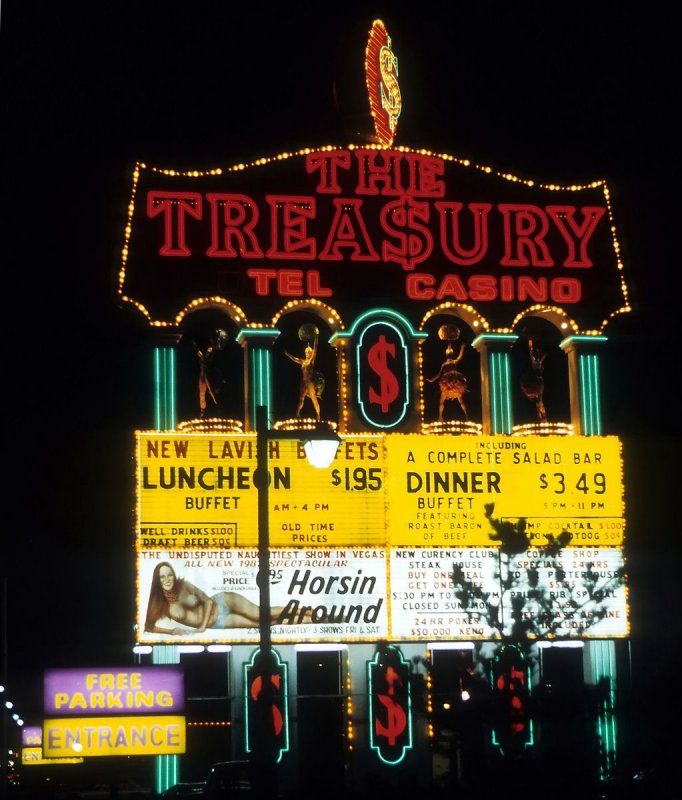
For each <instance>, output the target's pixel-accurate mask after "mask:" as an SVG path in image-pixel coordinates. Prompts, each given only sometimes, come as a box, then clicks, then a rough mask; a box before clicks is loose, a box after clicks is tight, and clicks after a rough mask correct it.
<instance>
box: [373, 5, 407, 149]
mask: <svg viewBox="0 0 682 800" xmlns="http://www.w3.org/2000/svg"><path fill="white" fill-rule="evenodd" d="M365 77H366V79H367V91H368V93H369V107H370V110H371V112H372V118H373V119H374V130H375V132H376V135H377V140H378V142H379V144H380V145H381V146H382V147H390V146H391V145H392V144H393V140H394V139H395V132H396V128H397V127H398V117H399V116H400V110H401V99H400V86H398V59H397V57H396V55H395V53H394V52H393V50H392V49H391V37H390V36H389V35H388V32H387V31H386V26H385V25H384V23H383V22H382V21H381V20H380V19H376V20H374V22H373V23H372V29H371V30H370V32H369V40H368V42H367V49H366V51H365Z"/></svg>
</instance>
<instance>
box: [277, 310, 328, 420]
mask: <svg viewBox="0 0 682 800" xmlns="http://www.w3.org/2000/svg"><path fill="white" fill-rule="evenodd" d="M319 335H320V331H319V330H318V329H317V327H316V326H315V325H312V324H310V323H306V324H305V325H301V327H300V328H299V329H298V338H299V339H300V340H301V341H302V342H309V344H307V345H306V348H305V351H304V355H303V358H298V357H297V356H294V355H292V354H291V353H289V352H287V351H286V350H285V351H284V354H285V355H286V356H287V358H289V359H291V360H292V361H293V362H294V363H295V364H299V365H300V367H301V383H300V386H299V394H298V407H297V408H296V416H297V417H300V416H301V411H302V409H303V404H304V403H305V399H306V397H308V398H310V401H311V403H312V404H313V408H314V409H315V414H316V417H317V420H318V422H319V420H320V403H319V400H318V398H319V397H321V396H322V392H323V391H324V376H323V375H322V373H321V372H318V371H317V370H316V369H315V359H316V358H317V337H318V336H319Z"/></svg>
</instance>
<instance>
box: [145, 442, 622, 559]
mask: <svg viewBox="0 0 682 800" xmlns="http://www.w3.org/2000/svg"><path fill="white" fill-rule="evenodd" d="M137 457H138V470H137V514H138V524H137V545H138V549H140V550H143V551H149V550H160V549H168V548H170V549H175V548H178V549H184V548H191V549H196V548H199V549H206V548H209V549H225V548H227V549H233V548H249V547H251V548H256V547H258V527H257V519H258V513H257V502H258V495H257V492H255V491H254V480H253V473H254V471H255V469H256V454H255V434H244V435H241V436H239V435H234V434H201V433H194V434H185V433H177V432H172V433H171V432H164V433H163V434H159V433H158V432H149V431H144V432H138V434H137ZM269 458H270V462H271V467H272V484H271V488H270V491H269V497H270V512H269V519H270V542H271V544H272V546H273V547H283V548H291V547H320V546H322V547H329V546H334V547H353V546H360V547H369V546H377V545H379V546H387V545H392V546H403V547H415V546H434V545H435V546H438V547H448V546H460V547H461V546H467V547H472V546H473V547H481V546H486V545H489V544H490V541H491V540H490V533H491V529H490V523H489V520H488V511H487V509H488V507H489V505H490V504H491V503H492V504H494V505H495V511H496V514H497V515H499V516H500V517H501V518H502V519H511V520H515V519H519V518H521V517H523V518H524V519H526V521H527V528H528V533H529V536H530V541H531V542H532V543H538V544H542V543H544V541H545V537H546V535H547V534H551V535H554V536H558V535H559V534H560V533H561V531H564V530H565V531H567V532H568V533H570V534H571V537H572V543H573V544H574V545H581V546H582V545H589V546H595V545H604V546H614V545H621V544H622V542H623V534H624V529H625V522H624V517H623V513H624V509H623V477H622V460H621V443H620V440H619V439H618V438H617V437H615V436H602V437H599V438H597V439H595V438H591V437H589V438H588V437H565V436H544V437H524V438H522V439H520V438H515V439H510V438H509V437H505V436H477V437H462V436H439V437H436V438H432V437H425V436H422V435H420V434H408V435H402V434H386V435H384V436H379V435H357V436H354V435H349V436H347V437H345V438H344V441H343V443H342V445H341V447H340V448H339V452H338V454H337V457H336V460H335V462H334V465H333V466H332V467H331V468H330V469H329V470H320V469H315V468H314V467H312V466H311V465H310V464H309V463H308V462H307V460H306V458H305V455H304V453H303V449H302V447H300V446H299V445H298V443H296V442H290V441H289V442H285V441H281V442H277V441H275V442H271V443H270V453H269Z"/></svg>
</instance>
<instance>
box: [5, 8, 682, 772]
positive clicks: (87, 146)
mask: <svg viewBox="0 0 682 800" xmlns="http://www.w3.org/2000/svg"><path fill="white" fill-rule="evenodd" d="M375 17H380V18H382V19H384V20H385V21H386V23H387V27H388V29H389V33H390V34H391V35H392V37H393V44H394V49H395V51H396V53H397V55H398V57H399V68H400V85H401V91H402V96H403V109H404V110H403V113H402V115H401V118H400V122H399V127H398V137H397V140H396V143H397V144H404V145H407V146H411V147H426V148H428V149H430V150H433V151H435V152H441V151H443V152H447V153H452V154H454V155H457V156H459V157H462V158H469V159H471V160H472V161H475V162H476V163H480V164H487V165H489V166H491V167H493V168H494V169H499V170H500V171H509V172H511V173H513V174H516V175H519V176H520V177H523V178H532V179H535V180H537V181H539V182H543V183H549V182H556V183H558V184H560V185H569V184H572V183H585V182H587V181H589V180H592V179H598V178H605V179H606V180H607V181H608V184H609V187H610V188H611V191H612V200H613V207H614V215H615V219H616V224H617V226H618V235H619V238H620V241H621V244H622V248H623V250H622V257H623V261H624V264H625V270H626V279H627V281H628V284H629V287H630V296H631V301H632V305H633V309H634V310H633V312H632V313H631V314H629V315H627V316H624V317H620V318H617V319H615V320H614V321H613V322H612V323H611V324H610V325H609V326H608V328H607V331H606V333H607V334H608V335H609V337H610V341H609V345H608V348H607V350H606V351H605V352H604V357H603V359H602V368H603V373H602V375H603V382H604V398H605V419H606V427H607V431H606V432H607V433H614V434H618V435H620V436H622V438H623V441H624V457H625V482H626V505H627V509H626V510H627V517H628V521H629V524H628V536H629V538H628V547H627V557H628V568H629V572H630V576H631V577H630V600H631V618H632V662H633V674H634V685H633V689H632V692H633V698H634V700H635V705H636V708H637V710H638V715H639V716H638V719H637V723H636V728H637V730H638V732H639V735H640V736H641V740H642V750H643V751H646V752H648V753H650V754H654V755H656V754H657V755H658V757H659V758H660V759H663V758H665V756H666V754H667V753H672V748H673V740H672V739H671V738H669V734H668V733H667V732H666V731H665V730H664V724H667V723H668V722H671V723H672V722H673V721H674V720H675V719H676V718H677V717H679V713H680V702H679V690H678V688H677V686H676V684H675V681H676V676H677V673H678V670H679V658H680V655H681V653H680V650H681V649H682V648H680V631H681V626H680V612H681V609H680V603H679V594H680V592H679V565H678V559H679V553H680V547H679V544H678V537H679V535H680V530H679V529H680V524H679V519H680V510H679V496H680V493H679V490H678V480H677V476H678V475H679V473H680V463H681V462H680V456H679V452H678V436H677V419H678V415H679V411H678V407H679V399H678V388H677V387H678V384H679V376H678V372H679V346H680V341H679V334H678V325H679V316H680V314H679V310H678V305H679V298H680V279H679V271H680V266H679V260H678V257H677V239H678V236H679V220H678V213H679V199H678V195H677V192H678V188H677V185H676V183H675V179H676V176H677V174H679V170H678V162H677V158H678V156H677V151H676V150H675V149H674V148H673V142H675V143H677V140H678V136H677V129H676V123H673V119H674V118H675V116H676V113H675V112H676V108H675V105H676V103H677V99H676V98H677V97H678V94H679V93H678V85H677V81H678V79H679V74H680V70H679V62H678V56H677V53H678V47H677V46H676V43H675V41H674V26H673V24H672V22H671V21H670V20H669V19H668V12H667V10H666V7H665V6H664V5H663V4H662V3H658V2H649V3H647V4H634V3H633V4H629V3H607V2H603V3H587V2H582V0H578V2H574V3H561V4H557V3H546V2H544V3H540V2H538V3H532V2H519V3H508V2H500V3H492V2H480V3H468V4H462V3H455V2H442V3H441V2H436V0H421V1H420V2H415V3H412V4H410V3H406V2H401V3H386V4H384V5H380V4H376V5H375V4H372V3H361V2H344V3H340V4H327V3H319V2H312V1H311V2H303V3H291V4H277V6H276V7H275V8H271V7H270V6H269V5H268V4H267V3H263V2H259V1H258V0H252V1H251V2H249V3H245V4H236V3H228V2H223V3H219V2H210V1H208V2H200V3H189V2H186V3H179V2H173V1H172V0H164V1H163V2H161V1H160V0H159V1H157V0H151V1H150V2H145V1H144V0H140V1H139V2H136V3H131V4H126V3H120V2H97V3H92V2H84V1H83V0H81V1H80V2H70V3H53V2H31V0H10V1H9V2H8V0H5V2H3V3H2V8H1V28H0V57H1V59H2V98H1V104H0V109H1V113H2V128H1V130H2V170H1V172H2V179H3V212H2V231H1V238H0V248H1V250H0V252H1V261H0V263H1V264H2V280H3V302H2V312H3V322H4V325H3V328H4V336H3V355H2V365H3V381H2V385H3V389H4V391H3V400H4V431H3V435H2V441H3V444H4V445H5V446H4V447H3V457H2V461H3V466H4V469H3V478H2V486H3V490H4V491H3V520H2V522H3V524H2V528H3V539H2V551H1V552H2V555H1V558H2V561H1V564H2V568H1V569H2V573H3V576H4V578H5V585H6V597H7V603H6V613H5V618H6V626H5V640H6V643H7V659H6V660H7V670H8V687H9V690H10V691H11V692H12V693H13V694H14V696H16V698H17V705H18V707H19V708H20V710H22V713H23V714H24V716H25V717H26V720H27V722H29V723H30V722H35V721H38V720H39V710H40V704H41V698H40V696H39V693H40V688H41V673H42V669H43V668H44V667H45V666H62V665H74V666H84V665H88V664H92V665H107V664H123V663H130V646H131V644H132V641H133V630H132V626H133V620H134V608H133V603H134V595H135V591H134V559H133V556H134V554H133V533H132V530H133V529H132V526H133V510H134V509H133V502H134V487H133V462H132V453H133V448H132V444H133V438H132V432H133V430H134V429H135V428H145V427H151V425H152V420H153V416H152V396H153V391H152V386H151V375H152V365H151V353H150V351H149V349H148V348H147V347H146V345H145V340H144V337H143V335H142V333H141V331H140V330H139V329H138V328H137V327H136V326H135V325H133V324H131V319H130V316H129V315H128V314H127V313H125V312H124V311H122V310H121V309H120V308H119V307H118V306H117V301H116V285H117V284H116V281H117V270H118V265H119V257H120V248H121V245H122V241H123V227H124V225H125V219H126V206H127V202H128V197H129V181H130V173H131V170H132V167H133V165H134V163H135V161H136V160H143V161H145V162H147V163H148V164H152V165H156V166H162V167H165V166H167V167H173V168H176V169H188V168H194V169H202V168H210V167H214V166H226V165H228V166H229V165H230V164H233V163H236V162H239V161H243V160H249V159H252V158H256V157H258V156H261V155H271V154H275V153H278V152H281V151H283V150H286V149H295V148H299V147H303V146H314V145H325V144H339V145H344V144H347V141H348V140H347V138H346V134H345V131H344V128H343V124H342V120H341V117H340V115H339V113H338V110H337V107H336V105H335V101H334V82H335V78H336V77H337V76H338V75H339V65H340V64H341V63H342V62H343V61H344V58H347V57H348V50H347V45H348V43H349V42H351V41H352V42H354V43H356V42H357V41H358V31H361V32H363V35H364V34H365V33H366V31H367V30H368V29H369V25H370V24H371V21H372V19H374V18H375ZM22 707H23V708H22Z"/></svg>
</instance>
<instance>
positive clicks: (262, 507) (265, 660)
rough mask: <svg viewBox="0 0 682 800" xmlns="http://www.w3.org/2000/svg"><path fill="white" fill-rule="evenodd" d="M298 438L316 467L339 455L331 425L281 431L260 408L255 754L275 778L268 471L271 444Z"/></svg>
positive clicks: (257, 426) (257, 419) (327, 464)
mask: <svg viewBox="0 0 682 800" xmlns="http://www.w3.org/2000/svg"><path fill="white" fill-rule="evenodd" d="M281 439H284V440H287V439H288V440H294V441H299V442H303V445H304V449H305V451H306V456H307V458H308V461H309V462H310V463H311V464H312V465H313V466H315V467H320V468H325V467H328V466H329V465H330V464H331V463H332V461H333V460H334V457H335V455H336V451H337V449H338V446H339V444H340V442H341V440H340V439H339V437H338V435H337V434H336V433H335V432H334V431H333V430H331V428H330V427H329V426H328V425H325V424H323V423H320V424H318V425H317V426H315V427H314V428H311V429H301V430H280V429H271V428H270V426H269V424H268V418H267V408H266V407H265V406H257V407H256V475H255V481H254V482H255V485H256V488H257V490H258V588H259V592H260V594H259V600H260V610H259V615H258V628H259V644H260V649H259V653H258V656H257V659H256V660H255V661H254V669H255V670H256V673H255V674H257V675H259V676H260V678H261V687H262V693H261V699H262V703H261V708H262V709H264V718H263V719H261V720H260V724H259V725H258V726H257V727H258V732H257V736H256V742H257V745H256V748H255V752H254V755H255V756H256V761H257V762H258V766H259V767H260V768H262V769H263V775H261V777H263V778H267V777H270V778H274V776H273V775H272V768H273V767H274V761H275V759H274V758H273V751H274V747H273V740H274V736H275V734H274V728H273V724H272V712H271V708H272V702H271V698H272V681H271V676H272V675H274V674H275V672H276V665H275V663H274V655H273V652H272V634H271V630H270V623H271V616H272V614H271V605H270V507H269V484H270V476H269V473H268V459H269V443H270V442H271V441H275V440H281Z"/></svg>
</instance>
